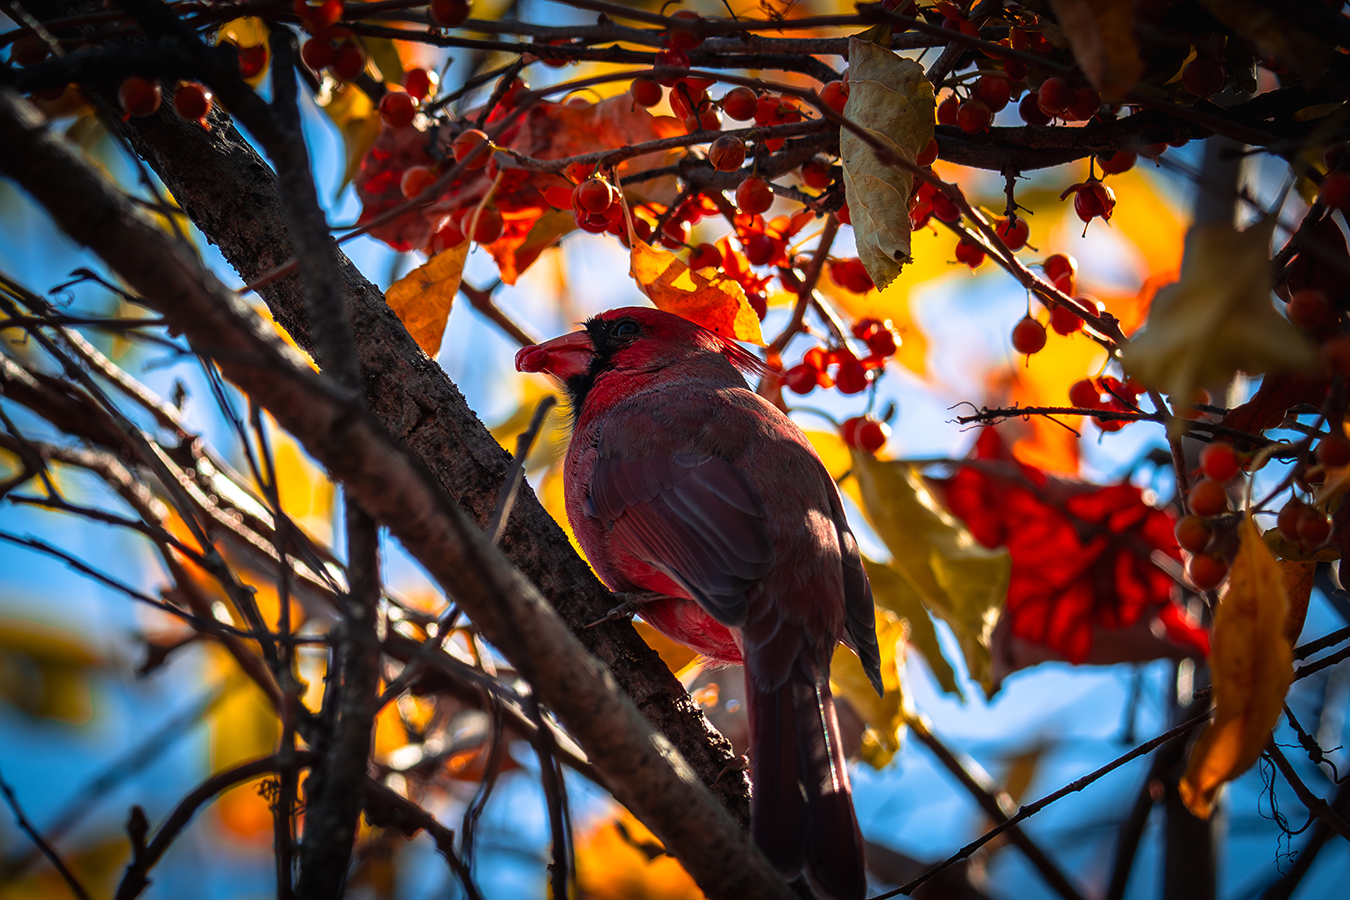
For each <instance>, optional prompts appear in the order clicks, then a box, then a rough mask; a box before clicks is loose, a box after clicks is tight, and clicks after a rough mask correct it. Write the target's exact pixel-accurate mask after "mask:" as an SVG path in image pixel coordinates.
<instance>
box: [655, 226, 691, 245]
mask: <svg viewBox="0 0 1350 900" xmlns="http://www.w3.org/2000/svg"><path fill="white" fill-rule="evenodd" d="M687 243H689V223H687V222H684V221H682V220H680V219H668V220H666V224H664V225H662V226H661V246H662V247H665V248H666V249H667V250H679V249H680V248H681V247H683V246H684V245H685V244H687Z"/></svg>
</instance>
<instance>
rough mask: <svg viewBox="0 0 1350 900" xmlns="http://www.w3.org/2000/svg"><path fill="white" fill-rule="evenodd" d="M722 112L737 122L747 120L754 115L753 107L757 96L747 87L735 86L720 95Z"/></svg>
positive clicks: (757, 103) (757, 102) (755, 105)
mask: <svg viewBox="0 0 1350 900" xmlns="http://www.w3.org/2000/svg"><path fill="white" fill-rule="evenodd" d="M721 103H722V112H724V113H726V114H727V115H728V116H730V117H731V118H733V119H735V120H736V121H737V122H748V121H750V120H751V119H753V118H754V117H755V107H757V106H758V105H759V98H758V97H756V96H755V92H754V91H752V90H750V89H749V88H748V87H737V88H732V89H731V90H729V91H727V92H726V93H725V94H724V95H723V96H722V100H721Z"/></svg>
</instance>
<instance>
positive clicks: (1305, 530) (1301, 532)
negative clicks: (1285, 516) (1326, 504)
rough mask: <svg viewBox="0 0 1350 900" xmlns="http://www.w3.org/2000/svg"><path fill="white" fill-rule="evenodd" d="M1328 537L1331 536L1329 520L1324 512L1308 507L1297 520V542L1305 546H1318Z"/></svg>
mask: <svg viewBox="0 0 1350 900" xmlns="http://www.w3.org/2000/svg"><path fill="white" fill-rule="evenodd" d="M1329 537H1331V522H1329V521H1327V516H1326V513H1324V512H1322V511H1321V510H1319V509H1316V508H1314V507H1311V506H1310V507H1308V509H1307V512H1305V513H1304V515H1303V517H1302V518H1301V519H1299V521H1298V542H1299V544H1300V545H1302V546H1303V547H1307V548H1312V547H1320V546H1322V545H1323V544H1325V543H1326V541H1327V538H1329Z"/></svg>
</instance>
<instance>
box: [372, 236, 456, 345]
mask: <svg viewBox="0 0 1350 900" xmlns="http://www.w3.org/2000/svg"><path fill="white" fill-rule="evenodd" d="M468 256H469V242H468V241H467V240H465V241H460V242H459V245H458V246H455V247H451V248H450V249H449V250H442V251H441V252H440V253H437V254H436V255H435V256H433V257H432V258H431V259H429V260H428V261H427V262H426V264H425V265H421V266H418V267H417V268H416V269H413V270H412V271H411V272H409V273H408V274H407V275H404V276H403V277H402V278H400V279H399V280H398V281H396V282H394V283H393V284H391V285H389V290H387V291H385V292H384V299H385V302H386V303H388V304H389V308H390V309H392V310H393V311H394V314H395V315H396V316H398V317H399V319H401V320H402V321H403V324H404V326H406V327H407V329H408V333H409V334H411V335H412V336H413V340H415V341H417V346H419V347H421V348H422V349H423V350H424V351H425V352H426V354H427V356H430V357H435V356H436V353H437V351H438V350H440V349H441V338H442V337H444V336H445V322H446V320H447V319H449V318H450V307H451V306H452V305H453V304H454V302H455V295H456V294H458V293H459V279H460V276H461V275H463V274H464V260H465V259H467V258H468Z"/></svg>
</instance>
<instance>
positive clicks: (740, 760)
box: [713, 753, 750, 784]
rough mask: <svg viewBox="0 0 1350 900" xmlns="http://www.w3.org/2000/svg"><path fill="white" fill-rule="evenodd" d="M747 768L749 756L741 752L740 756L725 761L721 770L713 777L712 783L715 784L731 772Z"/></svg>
mask: <svg viewBox="0 0 1350 900" xmlns="http://www.w3.org/2000/svg"><path fill="white" fill-rule="evenodd" d="M749 769H750V757H748V756H746V755H745V754H744V753H742V754H741V755H740V756H738V757H736V758H735V759H733V760H732V761H731V762H729V763H727V764H726V765H725V766H724V767H723V768H722V771H720V772H718V773H717V777H716V778H714V779H713V784H717V782H719V781H721V780H722V779H723V778H724V777H725V776H727V775H730V774H731V773H732V772H747V771H749Z"/></svg>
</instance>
